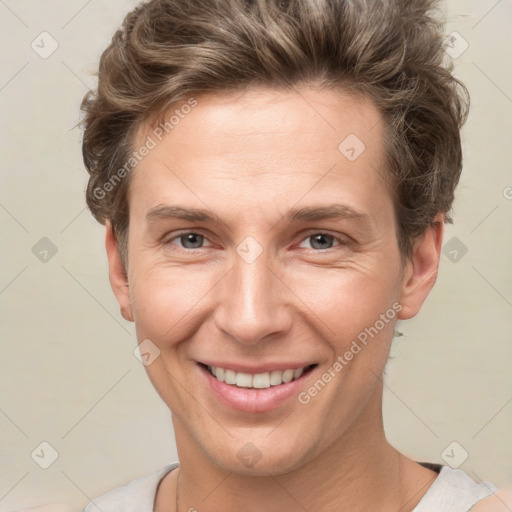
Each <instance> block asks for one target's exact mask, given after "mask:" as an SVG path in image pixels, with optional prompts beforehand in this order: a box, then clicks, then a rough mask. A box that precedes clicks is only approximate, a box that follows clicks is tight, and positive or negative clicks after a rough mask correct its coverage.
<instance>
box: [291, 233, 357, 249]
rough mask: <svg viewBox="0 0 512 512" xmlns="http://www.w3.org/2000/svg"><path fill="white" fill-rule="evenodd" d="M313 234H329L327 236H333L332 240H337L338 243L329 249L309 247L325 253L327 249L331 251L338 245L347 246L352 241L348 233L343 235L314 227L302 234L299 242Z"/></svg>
mask: <svg viewBox="0 0 512 512" xmlns="http://www.w3.org/2000/svg"><path fill="white" fill-rule="evenodd" d="M313 235H329V236H332V237H333V238H334V240H336V242H338V245H335V246H334V247H331V248H329V249H310V250H312V251H314V252H319V253H326V252H329V251H333V250H335V249H336V248H338V247H340V246H349V245H351V244H353V243H354V241H353V240H352V238H350V237H349V236H348V235H343V234H340V233H339V234H335V233H331V232H330V231H329V230H322V229H315V230H311V231H308V232H307V233H306V234H304V235H303V236H302V237H301V241H300V243H302V242H304V240H306V239H308V238H310V237H311V236H313ZM299 245H300V244H299Z"/></svg>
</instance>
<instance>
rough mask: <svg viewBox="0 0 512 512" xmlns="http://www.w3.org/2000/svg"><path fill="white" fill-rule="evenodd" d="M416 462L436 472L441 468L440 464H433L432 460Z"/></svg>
mask: <svg viewBox="0 0 512 512" xmlns="http://www.w3.org/2000/svg"><path fill="white" fill-rule="evenodd" d="M416 462H417V463H418V464H420V465H421V466H423V467H424V468H427V469H431V470H432V471H435V472H436V473H439V472H440V471H441V469H442V468H443V465H442V464H435V463H433V462H419V461H416Z"/></svg>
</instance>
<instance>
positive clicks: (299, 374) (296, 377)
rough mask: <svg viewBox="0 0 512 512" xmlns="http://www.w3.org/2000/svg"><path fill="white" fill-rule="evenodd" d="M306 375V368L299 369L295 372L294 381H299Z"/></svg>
mask: <svg viewBox="0 0 512 512" xmlns="http://www.w3.org/2000/svg"><path fill="white" fill-rule="evenodd" d="M303 373H304V368H297V369H296V370H295V371H294V372H293V378H294V379H298V378H299V377H300V376H301V375H302V374H303Z"/></svg>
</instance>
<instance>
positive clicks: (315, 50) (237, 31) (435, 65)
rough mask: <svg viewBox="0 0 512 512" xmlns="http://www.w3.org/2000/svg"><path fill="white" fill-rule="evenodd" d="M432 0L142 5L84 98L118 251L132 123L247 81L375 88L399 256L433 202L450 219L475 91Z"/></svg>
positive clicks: (99, 196) (89, 149)
mask: <svg viewBox="0 0 512 512" xmlns="http://www.w3.org/2000/svg"><path fill="white" fill-rule="evenodd" d="M438 8H439V3H438V2H437V1H435V0H393V1H390V0H289V1H286V2H283V1H281V0H193V1H189V0H150V1H148V2H146V3H144V4H140V5H139V6H137V7H136V8H135V9H134V10H133V11H132V12H130V13H129V14H128V15H127V16H126V18H125V19H124V22H123V24H122V26H121V28H120V29H119V30H118V31H117V32H116V33H115V34H114V36H113V38H112V41H111V43H110V45H109V46H108V47H107V48H106V50H105V51H104V52H103V54H102V56H101V59H100V64H99V72H98V87H97V90H95V91H89V92H88V93H87V94H86V96H85V97H84V99H83V101H82V105H81V109H82V112H83V114H84V117H83V120H82V121H81V122H82V124H83V126H84V136H83V146H82V150H83V159H84V163H85V166H86V168H87V170H88V172H89V174H90V179H89V183H88V187H87V193H86V200H87V204H88V206H89V208H90V210H91V212H92V213H93V215H94V217H95V218H96V219H97V220H98V221H99V222H101V223H104V222H105V221H106V220H107V219H110V221H111V223H112V227H113V230H114V233H115V235H116V239H117V241H118V244H119V247H120V250H121V255H122V257H123V261H124V263H125V265H126V263H127V262H126V248H127V233H128V226H129V215H128V204H127V191H128V185H129V182H130V176H131V173H128V172H123V173H122V174H123V179H119V178H120V175H119V170H120V169H121V168H122V167H123V166H124V165H125V164H126V162H127V161H128V159H129V158H130V154H131V153H132V152H133V150H134V139H135V137H136V134H137V133H138V130H139V128H140V127H141V126H142V125H143V124H144V123H147V122H150V123H151V122H155V120H156V119H158V120H159V121H160V120H161V119H163V113H165V112H166V111H167V109H169V108H170V106H171V105H172V104H175V103H176V102H178V101H184V100H185V101H186V100H187V98H190V96H191V95H193V94H201V93H208V92H222V91H227V90H237V89H244V88H246V87H249V86H250V85H263V86H268V87H274V88H288V89H289V88H291V87H293V86H294V85H298V84H303V85H304V84H305V85H307V84H317V85H321V86H326V87H342V88H345V89H347V90H352V91H356V92H358V93H362V94H364V95H366V96H368V97H369V98H371V99H372V100H373V101H374V103H375V105H376V106H377V107H378V109H379V111H380V112H381V114H382V116H383V118H384V120H385V123H386V140H385V142H386V147H387V167H388V168H387V169H386V172H387V173H388V176H389V178H390V180H389V182H390V183H391V185H392V189H393V190H394V196H395V197H394V200H395V212H396V219H397V225H398V244H399V247H400V251H401V254H402V256H405V257H408V256H410V254H411V249H412V242H413V241H414V239H415V238H417V237H418V236H421V234H423V232H424V231H425V229H426V228H427V226H428V225H429V224H430V223H432V221H433V218H434V217H435V215H436V214H437V213H444V214H445V221H447V222H452V219H451V217H450V216H449V210H450V209H451V206H452V202H453V199H454V191H455V187H456V186H457V183H458V181H459V177H460V173H461V169H462V151H461V141H460V128H461V126H462V125H463V124H464V122H465V120H466V117H467V111H468V105H469V95H468V93H467V90H466V88H465V87H464V85H463V84H462V83H461V82H460V81H459V80H457V79H456V78H455V77H454V76H453V75H452V67H453V66H452V64H451V62H449V61H448V60H447V56H446V54H445V52H444V49H443V40H444V38H443V34H442V22H441V21H440V18H439V16H438V15H437V14H438V10H439V9H438ZM340 142H341V141H340ZM125 170H126V167H125ZM116 180H117V181H119V183H117V182H116ZM109 184H110V186H108V185H109ZM98 191H101V192H98Z"/></svg>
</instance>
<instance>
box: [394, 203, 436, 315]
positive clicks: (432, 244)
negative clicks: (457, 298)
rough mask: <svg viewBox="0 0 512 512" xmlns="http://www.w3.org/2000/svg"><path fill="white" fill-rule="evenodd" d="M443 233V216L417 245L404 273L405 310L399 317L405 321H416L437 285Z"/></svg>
mask: <svg viewBox="0 0 512 512" xmlns="http://www.w3.org/2000/svg"><path fill="white" fill-rule="evenodd" d="M443 232H444V215H443V214H442V213H439V214H437V215H436V216H435V217H434V221H433V225H432V226H428V227H427V229H426V230H425V233H424V234H423V235H422V236H421V238H418V239H417V240H415V242H414V245H413V251H412V256H411V258H409V259H408V260H407V263H406V264H405V268H404V271H403V280H402V289H401V296H400V304H401V305H402V309H401V310H400V312H399V313H398V315H397V317H398V318H399V319H401V320H407V319H408V318H413V317H414V316H416V315H417V314H418V313H419V311H420V309H421V306H422V305H423V302H424V301H425V299H426V298H427V296H428V294H429V293H430V290H432V288H433V286H434V284H435V282H436V279H437V272H438V268H439V258H440V256H441V246H442V243H443Z"/></svg>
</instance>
